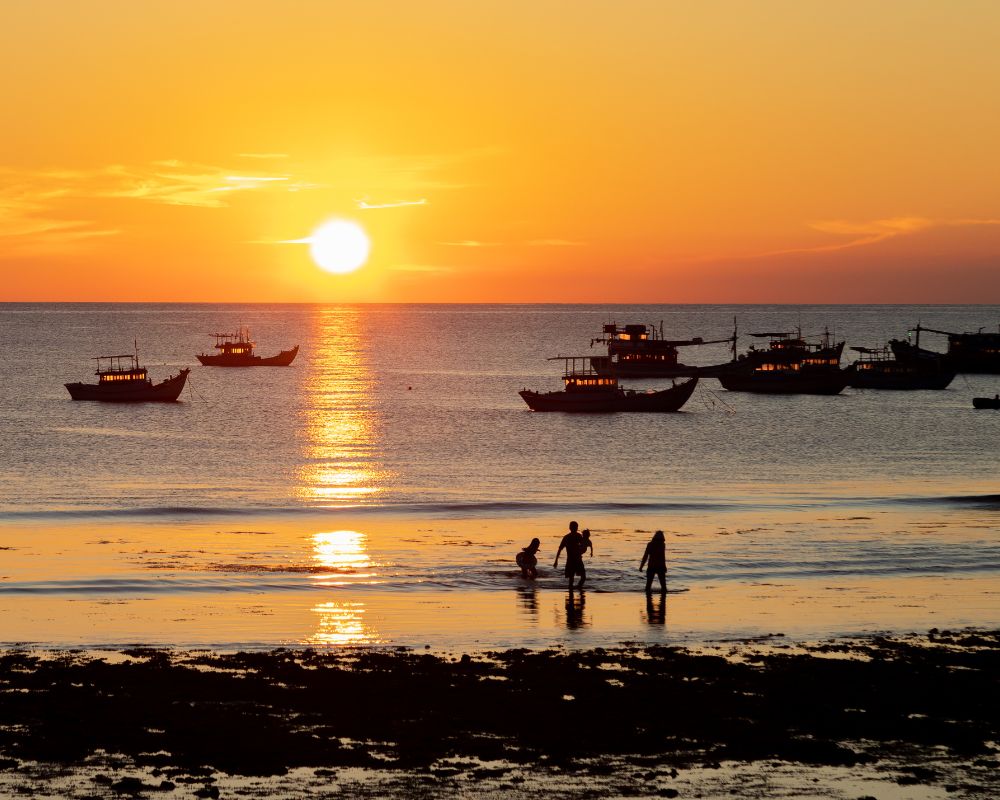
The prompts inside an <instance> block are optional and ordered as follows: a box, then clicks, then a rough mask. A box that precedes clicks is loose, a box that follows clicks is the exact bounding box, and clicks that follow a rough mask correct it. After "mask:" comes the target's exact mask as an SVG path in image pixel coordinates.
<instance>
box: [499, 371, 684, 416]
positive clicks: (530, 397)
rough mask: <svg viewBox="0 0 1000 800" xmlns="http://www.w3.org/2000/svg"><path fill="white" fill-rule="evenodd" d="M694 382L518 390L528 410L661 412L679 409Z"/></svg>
mask: <svg viewBox="0 0 1000 800" xmlns="http://www.w3.org/2000/svg"><path fill="white" fill-rule="evenodd" d="M697 385H698V378H696V377H695V378H691V379H690V380H688V381H685V382H684V383H679V384H677V385H676V386H671V387H670V388H669V389H663V390H661V391H659V392H634V391H627V390H625V389H608V390H601V391H574V392H566V391H562V392H532V391H529V390H527V389H525V390H524V391H521V392H519V394H520V395H521V398H522V399H523V400H524V402H525V403H527V404H528V408H530V409H531V410H532V411H564V412H570V413H590V414H600V413H615V412H620V411H632V412H645V413H663V412H671V411H679V410H680V408H681V406H683V405H684V404H685V403H686V402H687V401H688V399H690V397H691V394H692V393H693V392H694V389H695V387H696V386H697Z"/></svg>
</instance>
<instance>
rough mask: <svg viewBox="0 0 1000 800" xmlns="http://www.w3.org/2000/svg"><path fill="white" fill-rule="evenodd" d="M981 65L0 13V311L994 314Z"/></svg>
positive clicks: (477, 33)
mask: <svg viewBox="0 0 1000 800" xmlns="http://www.w3.org/2000/svg"><path fill="white" fill-rule="evenodd" d="M998 41H1000V3H996V2H964V1H962V2H919V1H918V0H907V1H905V2H903V1H900V2H893V1H891V0H882V1H880V2H850V1H849V0H848V1H847V2H836V3H835V2H811V0H789V1H788V2H779V1H778V0H758V2H735V1H732V2H717V1H713V0H709V1H708V2H668V1H667V0H654V1H651V2H635V1H630V0H620V1H619V2H589V1H587V0H581V1H580V2H567V1H563V2H551V1H549V0H533V1H532V2H517V1H516V0H515V1H512V0H505V1H504V2H492V1H487V0H474V1H470V0H424V1H423V2H413V3H402V2H381V1H380V0H365V2H356V3H347V2H337V1H336V0H315V1H310V0H284V1H283V2H273V1H271V0H268V1H266V2H265V1H263V0H241V2H213V0H200V1H199V2H189V1H188V0H170V1H169V2H161V1H160V0H143V1H142V2H135V0H123V1H122V2H107V1H106V0H91V1H90V2H78V0H65V1H63V2H58V1H55V0H37V2H8V3H5V4H4V10H3V12H2V24H0V109H2V115H3V125H2V128H0V137H2V142H3V147H2V149H0V270H2V274H3V284H2V288H0V300H8V301H10V300H74V301H75V300H80V301H83V300H87V301H91V300H169V301H265V302H266V301H303V302H313V301H315V302H337V301H345V302H347V301H386V302H396V301H441V302H453V301H461V302H465V301H473V302H500V301H527V302H535V301H542V302H563V301H566V302H585V301H592V302H635V301H646V302H993V303H998V302H1000V269H998V265H1000V155H998V153H1000V46H998V44H997V43H998ZM331 219H347V220H353V221H354V222H356V223H358V224H360V225H361V226H362V227H363V228H364V229H365V231H366V232H367V234H368V237H369V238H370V241H371V252H370V257H369V259H368V262H367V264H366V265H365V266H363V267H361V268H360V269H358V270H357V271H355V272H353V273H351V274H347V275H333V274H329V273H327V272H324V271H322V270H320V269H319V268H318V267H317V266H316V264H315V263H314V261H313V259H312V258H311V256H310V250H309V245H308V243H307V242H308V239H309V237H310V235H311V234H312V232H313V231H314V230H315V229H316V228H317V227H318V226H319V225H321V224H322V223H324V222H326V221H328V220H331Z"/></svg>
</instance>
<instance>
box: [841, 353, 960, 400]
mask: <svg viewBox="0 0 1000 800" xmlns="http://www.w3.org/2000/svg"><path fill="white" fill-rule="evenodd" d="M851 349H852V350H855V351H857V352H858V353H859V354H860V355H861V357H860V358H859V359H858V360H857V361H855V362H854V363H853V364H851V365H850V366H848V367H847V369H846V370H845V372H846V373H847V376H848V386H853V387H855V388H858V389H891V390H911V389H945V388H947V387H948V384H950V383H951V382H952V381H953V380H954V378H955V370H954V368H952V367H951V366H950V365H949V362H947V361H946V360H945V359H944V358H914V359H910V360H902V361H901V360H899V359H897V358H894V357H893V355H892V353H891V352H890V349H889V348H888V347H852V348H851Z"/></svg>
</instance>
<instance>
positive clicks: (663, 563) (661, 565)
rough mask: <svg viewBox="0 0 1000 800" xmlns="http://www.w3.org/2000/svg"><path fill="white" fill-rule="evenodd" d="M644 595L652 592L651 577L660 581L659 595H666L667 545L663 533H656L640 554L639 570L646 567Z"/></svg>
mask: <svg viewBox="0 0 1000 800" xmlns="http://www.w3.org/2000/svg"><path fill="white" fill-rule="evenodd" d="M647 561H648V562H649V567H648V568H647V569H646V594H651V593H652V591H653V576H654V575H655V576H656V577H657V578H659V579H660V594H666V593H667V543H666V542H665V541H664V539H663V531H657V532H656V533H654V534H653V538H652V539H650V540H649V543H648V544H647V545H646V552H645V553H643V554H642V561H641V562H640V563H639V570H640V571H641V570H642V569H643V568H644V567H646V562H647Z"/></svg>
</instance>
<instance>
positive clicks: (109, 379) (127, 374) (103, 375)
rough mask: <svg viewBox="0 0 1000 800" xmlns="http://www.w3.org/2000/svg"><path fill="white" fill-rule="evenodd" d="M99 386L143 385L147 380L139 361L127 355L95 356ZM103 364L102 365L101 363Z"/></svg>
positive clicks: (144, 370) (129, 354)
mask: <svg viewBox="0 0 1000 800" xmlns="http://www.w3.org/2000/svg"><path fill="white" fill-rule="evenodd" d="M94 361H96V362H97V371H96V372H95V373H94V374H95V375H97V377H98V383H99V384H121V383H144V382H146V381H147V380H148V379H149V378H148V376H147V374H146V368H145V367H140V366H139V359H138V358H137V357H136V356H134V355H132V354H131V353H127V354H124V355H119V356H95V357H94ZM102 362H103V363H102Z"/></svg>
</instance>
